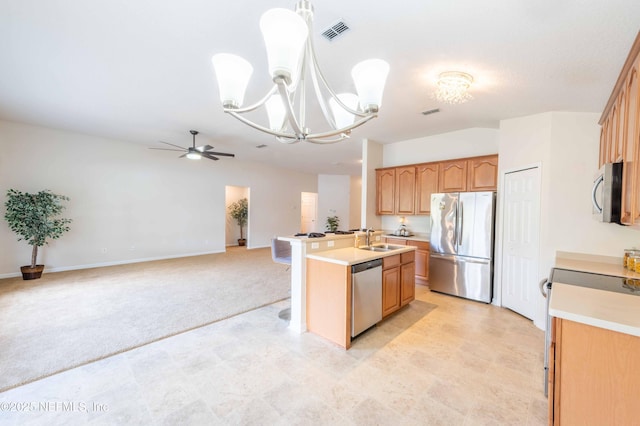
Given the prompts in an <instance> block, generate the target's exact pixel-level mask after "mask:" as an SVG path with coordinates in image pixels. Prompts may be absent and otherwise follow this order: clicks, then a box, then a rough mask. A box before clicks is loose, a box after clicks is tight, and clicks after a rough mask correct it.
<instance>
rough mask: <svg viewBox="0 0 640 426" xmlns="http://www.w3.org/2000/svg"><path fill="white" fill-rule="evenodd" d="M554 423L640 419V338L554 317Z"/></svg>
mask: <svg viewBox="0 0 640 426" xmlns="http://www.w3.org/2000/svg"><path fill="white" fill-rule="evenodd" d="M552 327H553V328H552V339H551V346H550V348H549V355H550V358H549V360H550V361H549V367H550V369H549V424H550V425H561V424H562V425H565V424H566V425H605V424H609V425H631V424H638V422H639V419H640V404H638V403H637V401H638V395H640V369H639V368H638V367H637V364H638V354H639V353H640V337H637V336H632V335H629V334H624V333H618V332H615V331H611V330H606V329H603V328H599V327H593V326H590V325H586V324H582V323H578V322H574V321H569V320H565V319H560V318H553V322H552Z"/></svg>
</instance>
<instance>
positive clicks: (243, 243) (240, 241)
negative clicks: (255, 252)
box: [238, 238, 247, 246]
mask: <svg viewBox="0 0 640 426" xmlns="http://www.w3.org/2000/svg"><path fill="white" fill-rule="evenodd" d="M246 244H247V240H246V239H244V238H238V245H239V246H244V245H246Z"/></svg>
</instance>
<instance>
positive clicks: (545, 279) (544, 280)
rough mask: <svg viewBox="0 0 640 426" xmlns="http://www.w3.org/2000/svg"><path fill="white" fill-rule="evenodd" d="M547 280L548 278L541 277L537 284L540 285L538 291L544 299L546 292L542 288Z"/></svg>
mask: <svg viewBox="0 0 640 426" xmlns="http://www.w3.org/2000/svg"><path fill="white" fill-rule="evenodd" d="M547 281H549V278H543V279H542V280H541V281H540V283H539V284H538V285H539V286H540V293H542V297H544V298H545V299H546V298H547V293H546V292H545V291H544V288H545V284H547Z"/></svg>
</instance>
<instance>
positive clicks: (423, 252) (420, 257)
mask: <svg viewBox="0 0 640 426" xmlns="http://www.w3.org/2000/svg"><path fill="white" fill-rule="evenodd" d="M407 245H409V246H413V247H415V248H416V256H415V259H416V260H415V263H416V282H417V283H418V284H422V285H426V284H427V283H428V282H429V243H428V242H426V241H415V240H408V241H407Z"/></svg>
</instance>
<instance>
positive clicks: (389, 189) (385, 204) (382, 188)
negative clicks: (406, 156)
mask: <svg viewBox="0 0 640 426" xmlns="http://www.w3.org/2000/svg"><path fill="white" fill-rule="evenodd" d="M395 187H396V169H379V170H376V214H379V215H382V214H395V212H396V208H395V204H396V195H395Z"/></svg>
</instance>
